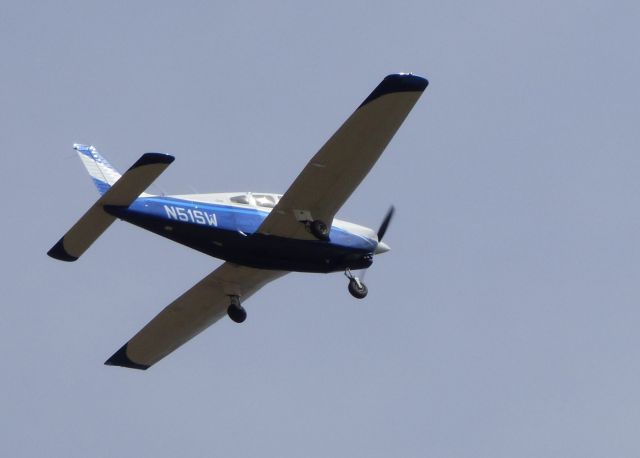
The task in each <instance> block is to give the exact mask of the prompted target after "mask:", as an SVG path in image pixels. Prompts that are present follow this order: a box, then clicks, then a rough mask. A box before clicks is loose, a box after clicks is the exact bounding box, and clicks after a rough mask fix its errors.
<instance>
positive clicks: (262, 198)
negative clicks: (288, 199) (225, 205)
mask: <svg viewBox="0 0 640 458" xmlns="http://www.w3.org/2000/svg"><path fill="white" fill-rule="evenodd" d="M280 197H282V196H281V195H278V194H253V193H250V192H248V193H246V194H240V195H238V196H233V197H230V198H229V200H230V201H231V202H233V203H235V204H243V205H257V206H258V207H265V208H273V207H275V206H276V204H277V203H278V201H279V200H280Z"/></svg>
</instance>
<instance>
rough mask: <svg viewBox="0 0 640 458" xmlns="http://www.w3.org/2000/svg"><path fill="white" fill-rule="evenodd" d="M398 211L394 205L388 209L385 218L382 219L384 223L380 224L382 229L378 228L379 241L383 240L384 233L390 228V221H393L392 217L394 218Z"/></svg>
mask: <svg viewBox="0 0 640 458" xmlns="http://www.w3.org/2000/svg"><path fill="white" fill-rule="evenodd" d="M395 211H396V209H395V207H394V206H393V205H392V206H391V207H390V208H389V211H387V214H386V215H385V217H384V219H383V220H382V224H381V225H380V229H378V242H379V241H381V240H382V237H384V234H386V232H387V229H388V228H389V223H390V222H391V218H393V213H394V212H395Z"/></svg>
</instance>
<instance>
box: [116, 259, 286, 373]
mask: <svg viewBox="0 0 640 458" xmlns="http://www.w3.org/2000/svg"><path fill="white" fill-rule="evenodd" d="M286 273H287V272H282V271H274V270H262V269H254V268H252V267H244V266H239V265H237V264H232V263H229V262H225V263H224V264H222V265H221V266H220V267H218V268H217V269H216V270H215V271H213V272H212V273H210V274H209V275H207V276H206V277H205V278H204V279H202V280H201V281H200V282H199V283H197V284H196V285H195V286H194V287H192V288H191V289H190V290H188V291H187V292H185V293H184V294H183V295H182V296H180V297H179V298H177V299H176V300H175V301H173V302H172V303H171V304H169V305H168V306H167V307H166V308H165V309H164V310H162V311H161V312H160V313H159V314H158V315H157V316H156V317H155V318H154V319H153V320H151V321H150V322H149V323H148V324H147V325H146V326H145V327H144V328H142V329H141V330H140V332H138V333H137V334H136V335H135V336H133V338H132V339H131V340H129V342H127V343H126V344H124V345H123V346H122V348H120V350H118V351H117V352H116V353H115V354H114V355H113V356H111V358H109V359H108V360H107V361H106V362H105V364H107V365H110V366H122V367H130V368H133V369H148V368H149V367H150V366H151V365H153V364H155V363H157V362H158V361H160V360H161V359H162V358H164V357H165V356H167V355H168V354H169V353H171V352H172V351H174V350H176V349H177V348H178V347H180V346H181V345H182V344H184V343H185V342H187V341H189V340H190V339H192V338H193V337H195V336H196V335H198V334H199V333H200V332H202V331H204V330H205V329H206V328H208V327H209V326H211V325H212V324H213V323H215V322H216V321H218V320H219V319H220V318H222V317H223V316H225V315H226V313H227V307H228V306H229V304H230V299H229V296H231V295H236V296H239V297H240V299H241V300H246V299H248V298H249V297H250V296H251V295H252V294H253V293H255V292H256V291H258V290H259V289H260V288H261V287H263V286H264V285H266V284H267V283H269V282H270V281H272V280H275V279H276V278H279V277H281V276H283V275H285V274H286Z"/></svg>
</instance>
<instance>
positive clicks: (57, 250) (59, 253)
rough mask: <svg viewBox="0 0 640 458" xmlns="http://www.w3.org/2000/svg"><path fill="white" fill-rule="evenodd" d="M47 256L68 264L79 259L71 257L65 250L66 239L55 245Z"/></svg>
mask: <svg viewBox="0 0 640 458" xmlns="http://www.w3.org/2000/svg"><path fill="white" fill-rule="evenodd" d="M47 255H49V256H51V257H52V258H53V259H57V260H59V261H66V262H73V261H75V260H77V259H78V258H77V257H76V256H72V255H70V254H69V253H68V252H67V250H66V249H65V248H64V237H63V238H61V239H60V240H58V242H57V243H56V244H55V245H53V247H52V248H51V249H50V250H49V251H47Z"/></svg>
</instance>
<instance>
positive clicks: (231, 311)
mask: <svg viewBox="0 0 640 458" xmlns="http://www.w3.org/2000/svg"><path fill="white" fill-rule="evenodd" d="M227 315H229V318H231V320H233V321H235V322H236V323H242V322H243V321H244V320H246V319H247V311H246V310H245V309H244V307H243V306H242V305H240V299H238V296H231V305H229V307H228V308H227Z"/></svg>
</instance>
